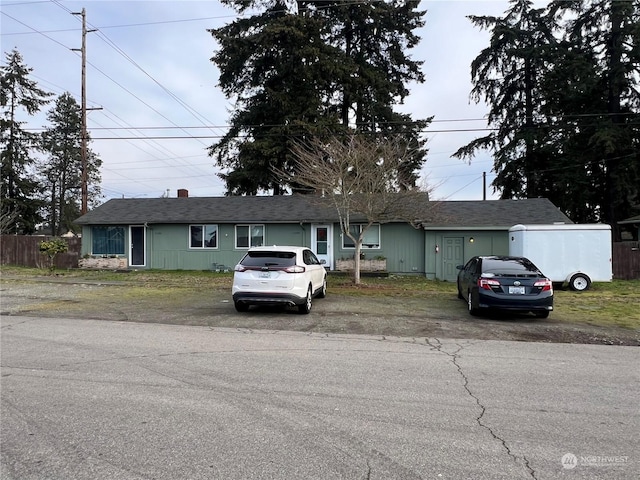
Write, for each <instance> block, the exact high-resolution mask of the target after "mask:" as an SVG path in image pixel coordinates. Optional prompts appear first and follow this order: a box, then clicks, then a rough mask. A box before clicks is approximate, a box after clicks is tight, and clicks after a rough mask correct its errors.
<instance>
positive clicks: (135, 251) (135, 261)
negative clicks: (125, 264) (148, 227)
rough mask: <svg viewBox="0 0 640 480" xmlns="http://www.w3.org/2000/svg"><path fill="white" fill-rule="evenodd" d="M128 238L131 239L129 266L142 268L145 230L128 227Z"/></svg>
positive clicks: (144, 263)
mask: <svg viewBox="0 0 640 480" xmlns="http://www.w3.org/2000/svg"><path fill="white" fill-rule="evenodd" d="M129 238H131V252H130V255H129V258H130V261H129V265H130V266H131V267H144V266H145V265H146V262H145V258H146V255H145V243H146V242H145V228H144V227H138V226H135V227H134V226H131V227H129Z"/></svg>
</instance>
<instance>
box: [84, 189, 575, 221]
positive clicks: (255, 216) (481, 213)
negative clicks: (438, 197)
mask: <svg viewBox="0 0 640 480" xmlns="http://www.w3.org/2000/svg"><path fill="white" fill-rule="evenodd" d="M311 199H312V197H308V196H304V195H288V196H286V195H281V196H231V197H187V198H123V199H113V200H109V201H107V202H106V203H104V204H102V205H100V206H99V207H97V208H96V209H94V210H92V211H90V212H88V213H87V214H85V215H83V216H82V217H80V218H79V219H77V220H76V223H77V224H79V225H133V224H137V225H140V224H143V223H145V222H146V223H149V224H154V223H181V224H188V223H292V222H295V223H297V222H305V223H308V222H313V223H325V222H337V221H338V216H337V213H336V211H335V210H334V209H333V208H332V207H328V206H323V205H320V204H318V203H317V202H314V201H312V200H311ZM424 211H425V219H426V218H430V220H425V222H424V226H425V227H432V228H451V227H493V226H496V227H501V228H508V227H510V226H513V225H515V224H518V223H522V224H549V223H556V222H564V223H573V222H572V221H571V220H570V219H569V218H568V217H567V216H566V215H564V214H563V213H562V212H560V210H559V209H558V208H557V207H556V206H554V205H553V204H552V203H551V202H550V201H549V200H547V199H544V198H533V199H526V200H487V201H445V202H435V201H432V202H428V201H425V208H424ZM352 220H354V221H359V220H358V218H357V217H354V218H352ZM361 220H362V219H360V221H361Z"/></svg>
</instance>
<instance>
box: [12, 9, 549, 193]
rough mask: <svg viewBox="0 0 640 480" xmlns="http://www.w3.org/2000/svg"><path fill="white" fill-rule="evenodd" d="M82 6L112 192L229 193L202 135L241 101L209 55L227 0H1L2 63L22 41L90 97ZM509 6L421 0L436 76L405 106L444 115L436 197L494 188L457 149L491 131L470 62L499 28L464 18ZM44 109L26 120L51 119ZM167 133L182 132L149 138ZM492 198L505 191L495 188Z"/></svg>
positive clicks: (60, 80)
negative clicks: (230, 94) (484, 28)
mask: <svg viewBox="0 0 640 480" xmlns="http://www.w3.org/2000/svg"><path fill="white" fill-rule="evenodd" d="M543 3H545V2H543ZM83 7H84V8H85V10H86V19H87V25H88V28H97V29H98V31H97V32H91V33H88V34H87V100H88V102H87V106H88V107H89V108H91V107H100V108H101V110H94V111H90V112H89V113H88V122H87V124H88V128H89V130H90V133H91V135H92V137H93V138H94V141H93V142H92V144H91V148H92V150H93V151H95V152H97V153H98V154H99V155H100V157H101V158H102V160H103V168H102V188H103V193H104V195H105V200H106V199H108V198H114V197H117V198H119V197H122V196H125V197H136V196H137V197H143V196H146V197H158V196H160V195H162V194H163V193H165V192H166V191H167V190H169V193H170V195H171V196H175V195H176V191H177V189H179V188H186V189H187V190H189V193H190V195H191V196H199V197H204V196H217V195H222V194H223V193H224V185H223V183H222V181H221V180H219V179H218V177H217V176H216V175H215V173H216V172H217V170H216V169H215V168H214V167H213V159H212V158H210V157H208V156H207V152H206V149H207V147H208V146H209V145H211V144H212V143H213V142H215V138H198V137H202V136H213V137H215V136H218V135H220V134H221V133H222V132H223V131H224V130H223V127H224V126H225V125H226V124H227V122H228V118H229V114H228V110H229V109H230V108H231V107H232V105H231V104H230V103H229V102H228V101H227V100H226V99H225V98H224V96H223V95H222V94H221V92H220V91H219V89H218V88H217V86H216V85H217V82H218V72H217V69H216V68H215V66H214V65H213V64H212V63H211V62H210V58H211V56H212V55H213V52H214V50H215V48H216V44H215V42H214V41H213V39H212V37H211V36H210V34H209V33H208V32H207V31H206V29H208V28H217V27H220V26H222V25H224V24H225V23H227V22H230V21H232V20H233V19H234V18H236V14H235V12H233V11H232V10H229V9H227V8H226V7H224V6H222V5H221V4H220V3H219V2H217V1H100V0H98V1H91V2H76V1H64V2H63V1H37V0H0V11H1V13H2V15H1V16H0V22H1V23H0V28H1V35H0V39H1V42H2V53H3V55H2V62H3V63H4V59H5V58H4V54H5V53H6V52H9V51H10V50H11V49H13V48H14V47H16V48H17V49H18V51H19V52H20V53H21V54H22V56H23V59H24V62H25V63H26V64H27V65H28V66H29V67H31V68H32V69H33V72H32V78H33V79H34V80H36V81H37V82H38V84H39V86H40V87H41V88H43V89H45V90H48V91H51V92H53V93H54V94H55V95H56V96H57V95H60V94H61V93H63V92H65V91H69V92H71V94H73V95H74V96H75V97H76V98H77V99H78V102H80V98H81V61H80V54H79V53H78V52H74V51H72V50H71V49H72V48H79V47H80V46H81V22H80V16H79V15H72V12H80V11H81V10H82V8H83ZM507 8H508V2H507V0H492V1H481V0H475V1H451V0H448V1H423V2H422V4H421V9H426V10H427V11H428V12H427V15H426V26H425V27H424V28H423V29H421V31H419V32H418V34H419V35H420V36H421V38H422V41H421V43H420V45H419V47H418V48H416V49H414V50H413V51H412V52H411V56H412V58H413V59H415V60H423V61H424V62H425V63H424V67H423V70H424V73H425V75H426V82H425V83H424V84H422V85H411V86H410V90H411V95H410V97H409V98H408V99H407V101H406V102H405V105H403V106H401V107H400V110H402V111H404V112H408V113H411V115H412V116H413V118H425V117H428V116H431V115H435V121H434V123H432V125H431V127H430V128H429V132H427V134H426V135H427V137H428V139H429V149H430V154H429V157H428V160H427V162H426V164H425V166H424V168H423V171H422V174H423V179H424V180H425V181H426V183H427V184H428V185H431V186H434V187H435V190H434V192H433V197H434V198H438V199H446V200H474V199H481V198H482V172H487V185H488V184H489V183H490V182H491V180H493V178H494V174H493V173H492V172H491V168H492V161H491V158H490V157H489V155H488V154H481V155H479V156H478V157H477V158H476V159H474V160H473V161H472V162H471V164H470V165H469V164H467V163H464V162H463V161H461V160H458V159H454V158H450V156H451V154H452V153H453V152H454V151H455V150H457V149H458V148H459V147H460V146H462V145H465V144H466V143H468V142H469V141H470V140H472V139H473V138H475V137H477V136H480V135H482V134H483V132H482V131H475V132H474V131H467V132H464V131H460V130H469V129H482V128H485V127H486V123H485V122H484V121H483V120H482V118H483V117H484V116H485V115H486V111H487V108H486V106H485V105H475V104H473V103H470V101H469V92H470V90H471V82H470V74H469V66H470V63H471V61H472V60H473V58H475V56H476V55H477V54H478V53H479V52H480V50H481V49H482V48H484V47H485V46H486V45H487V44H488V34H487V32H480V31H479V30H478V29H476V28H474V27H473V26H472V25H471V23H470V22H469V20H468V19H466V18H465V16H466V15H471V14H473V15H501V14H502V13H503V12H504V11H505V10H506V9H507ZM49 108H51V106H48V107H46V109H45V111H46V110H48V109H49ZM44 115H45V112H44V111H43V112H42V113H41V114H40V115H38V116H36V117H33V118H26V117H25V118H24V119H23V120H25V121H27V122H28V123H27V125H28V126H29V127H31V128H41V127H42V126H44V125H45V124H46V123H47V122H46V119H45V116H44ZM205 126H206V127H212V128H203V127H205ZM149 127H163V129H150V128H149ZM168 127H171V128H168ZM178 127H188V128H178ZM196 127H200V128H196ZM133 128H138V130H135V129H133ZM451 130H458V131H455V132H454V131H451ZM157 136H173V137H183V138H175V139H164V140H160V139H151V138H148V137H157ZM123 137H136V138H137V139H135V140H133V139H125V138H123ZM145 137H147V138H145ZM487 195H488V198H496V196H495V195H494V194H492V191H491V190H490V189H489V188H488V192H487Z"/></svg>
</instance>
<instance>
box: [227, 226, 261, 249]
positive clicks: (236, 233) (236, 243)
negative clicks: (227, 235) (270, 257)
mask: <svg viewBox="0 0 640 480" xmlns="http://www.w3.org/2000/svg"><path fill="white" fill-rule="evenodd" d="M238 227H248V228H249V232H248V233H249V246H248V247H239V246H238ZM252 227H262V243H261V244H260V245H251V228H252ZM233 235H234V239H233V242H234V247H235V249H236V250H249V249H250V248H252V247H260V246H262V245H265V235H266V228H265V227H264V223H239V224H237V225H235V226H234V229H233Z"/></svg>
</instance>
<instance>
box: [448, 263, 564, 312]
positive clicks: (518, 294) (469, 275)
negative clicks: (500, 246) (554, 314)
mask: <svg viewBox="0 0 640 480" xmlns="http://www.w3.org/2000/svg"><path fill="white" fill-rule="evenodd" d="M457 268H458V269H459V270H460V271H459V272H458V298H462V299H465V300H466V301H467V305H468V306H469V313H470V314H471V315H477V314H478V313H480V312H481V311H486V310H506V311H517V312H532V313H533V314H534V315H535V316H536V317H539V318H547V317H548V316H549V313H550V312H551V311H552V310H553V286H552V284H551V280H549V279H548V278H547V277H545V276H544V274H543V273H542V272H541V271H540V269H539V268H538V267H536V266H535V265H534V264H533V263H532V262H531V261H530V260H529V259H527V258H524V257H505V256H479V257H473V258H472V259H471V260H469V261H468V262H467V263H466V265H458V267H457Z"/></svg>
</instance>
